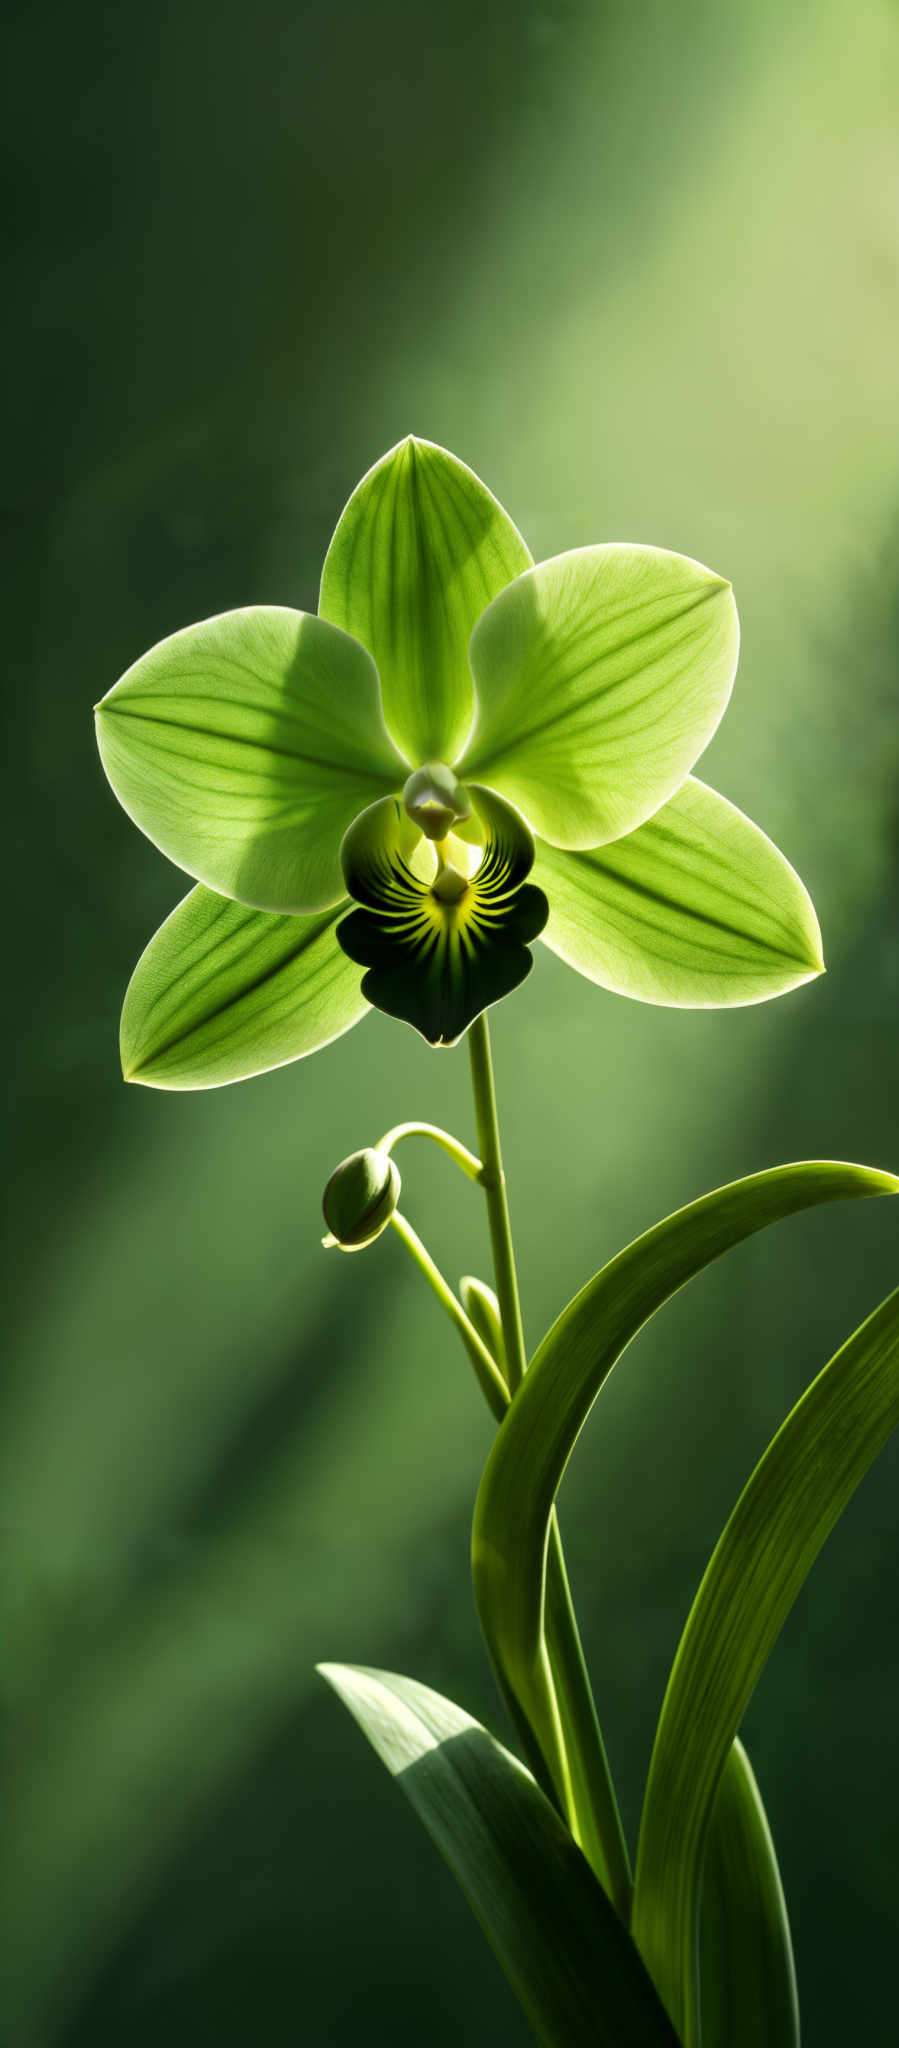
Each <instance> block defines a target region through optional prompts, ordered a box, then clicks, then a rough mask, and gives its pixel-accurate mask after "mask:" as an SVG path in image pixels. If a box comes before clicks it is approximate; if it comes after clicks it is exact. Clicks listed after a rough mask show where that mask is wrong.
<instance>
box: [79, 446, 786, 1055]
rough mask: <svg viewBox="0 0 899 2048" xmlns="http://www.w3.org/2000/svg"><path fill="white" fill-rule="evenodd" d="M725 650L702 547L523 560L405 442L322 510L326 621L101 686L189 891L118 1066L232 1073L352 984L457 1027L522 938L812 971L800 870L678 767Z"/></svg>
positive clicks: (712, 702) (199, 641)
mask: <svg viewBox="0 0 899 2048" xmlns="http://www.w3.org/2000/svg"><path fill="white" fill-rule="evenodd" d="M738 643H739V629H738V623H737V613H736V608H735V605H734V599H733V593H732V591H731V588H730V585H729V584H728V583H727V582H725V581H724V580H723V579H722V578H721V577H719V576H716V575H714V574H713V573H712V572H711V571H710V570H709V569H705V568H703V567H702V565H701V564H700V563H698V562H695V561H692V560H690V559H688V558H687V557H686V556H683V555H677V554H672V553H669V552H667V551H666V550H664V549H660V548H653V547H639V546H631V545H627V544H623V543H619V542H615V543H612V544H606V545H602V546H595V547H583V548H576V549H574V550H572V551H571V552H569V553H567V554H562V555H557V556H555V557H554V558H553V559H551V560H549V561H545V562H541V563H539V564H537V565H536V566H534V564H533V562H532V560H531V556H530V554H529V552H528V549H527V547H526V545H525V543H524V541H523V540H522V537H521V535H520V533H519V532H518V530H517V528H516V527H515V526H514V525H513V523H512V521H511V519H510V518H509V517H508V515H507V514H506V513H505V512H504V511H503V509H502V507H501V506H500V505H499V504H498V502H497V500H496V499H495V498H494V497H493V496H492V495H491V493H490V492H489V491H488V490H487V488H486V486H485V485H484V484H482V483H481V482H480V480H479V478H478V477H476V476H475V475H474V473H473V472H472V471H471V470H470V469H468V468H466V466H465V465H464V463H462V462H460V461H458V460H457V459H456V457H455V456H453V455H450V454H448V453H447V452H446V451H445V450H444V449H441V448H437V447H435V446H434V445H432V444H431V443H430V442H426V441H418V440H413V439H409V440H407V441H404V442H402V443H400V445H399V446H398V447H396V448H394V449H392V450H391V451H390V453H389V454H387V455H385V456H384V457H383V459H382V460H381V461H380V462H378V463H377V464H376V465H375V467H374V468H373V469H372V470H370V471H369V472H368V475H367V476H365V477H364V478H363V480H362V482H361V483H360V484H359V486H358V488H357V489H356V490H355V491H354V493H353V496H352V497H351V498H350V500H349V503H348V505H347V506H346V508H345V510H344V512H343V513H342V515H341V518H340V520H339V522H338V525H337V529H336V532H335V534H334V537H333V540H332V542H331V545H330V548H329V550H328V554H327V557H326V560H325V565H324V571H323V574H322V582H321V595H320V603H319V611H318V614H317V616H316V615H312V614H309V613H304V612H297V611H291V610H288V609H286V608H284V607H281V606H273V605H257V606H251V607H249V608H247V609H245V610H241V611H234V612H228V613H225V614H223V615H222V616H221V617H218V618H213V619H208V620H205V621H204V622H203V623H201V624H200V625H196V626H189V627H187V628H186V629H185V630H183V631H181V632H177V633H174V634H173V635H172V636H171V637H170V638H169V639H166V640H163V641H162V642H160V644H159V645H158V646H156V647H154V648H152V649H151V651H150V652H149V653H148V654H146V655H144V656H143V657H142V659H141V660H139V661H138V662H136V663H135V665H134V666H133V667H132V668H130V669H129V670H128V672H127V674H126V675H124V676H123V677H122V679H121V681H120V682H118V683H117V684H116V685H115V686H114V688H113V689H112V690H110V692H109V693H108V695H107V696H106V697H104V698H103V700H102V702H101V703H100V704H99V705H98V707H97V713H96V717H97V733H98V740H99V746H100V753H101V756H102V760H103V765H104V768H105V770H106V773H107V776H108V778H109V781H110V782H111V784H112V787H113V789H114V791H115V793H116V795H117V796H118V798H119V800H120V802H121V803H122V804H123V806H124V808H125V810H126V811H127V812H128V813H129V815H130V816H131V818H133V820H134V821H135V823H136V824H138V825H139V826H140V827H141V830H142V831H144V832H145V833H146V834H147V836H148V837H149V838H150V839H152V840H153V841H154V843H155V844H156V845H157V846H158V847H160V848H161V850H162V852H163V853H165V854H167V855H168V857H169V859H170V860H172V861H174V862H175V863H176V865H178V866H179V867H182V868H184V869H185V870H186V871H187V873H188V874H190V875H192V876H194V877H195V878H196V879H197V882H198V884H199V886H198V887H196V888H194V889H193V890H192V891H191V893H190V895H188V896H187V897H186V898H185V900H184V901H183V902H182V903H180V904H179V906H178V907H177V909H176V910H175V911H174V912H173V914H172V916H171V917H170V918H168V920H167V921H166V923H165V924H164V925H163V926H162V927H161V929H160V931H159V932H157V934H156V936H155V938H154V939H152V940H151V942H150V945H149V946H148V948H147V950H146V952H145V953H144V954H143V957H142V959H141V960H140V961H139V963H138V966H137V968H136V970H135V973H134V976H133V978H132V981H131V983H130V986H129V989H128V992H127V995H126V999H125V1006H124V1011H123V1016H122V1039H121V1043H122V1063H123V1070H124V1072H125V1075H126V1077H127V1078H128V1079H130V1080H139V1081H143V1082H147V1083H149V1084H150V1085H152V1086H158V1087H174V1088H179V1087H204V1086H213V1085H216V1084H219V1083H222V1082H227V1081H235V1080H241V1079H244V1078H246V1077H248V1076H249V1075H251V1074H255V1073H259V1072H261V1071H263V1070H265V1069H266V1068H269V1067H273V1066H278V1065H281V1064H283V1063H284V1062H285V1061H287V1060H291V1059H297V1058H300V1057H301V1056H303V1055H304V1054H307V1053H310V1052H314V1051H315V1050H316V1049H317V1048H318V1047H320V1046H322V1045H325V1044H327V1043H328V1042H329V1041H330V1040H332V1039H333V1038H335V1037H337V1036H338V1035H339V1034H340V1033H341V1032H343V1031H346V1030H348V1029H349V1028H350V1026H351V1025H353V1024H356V1023H358V1022H359V1021H360V1019H361V1018H362V1017H363V1016H365V1015H366V1014H367V1013H368V1010H369V1008H370V1006H371V1005H374V1006H375V1007H377V1008H379V1009H381V1010H384V1011H386V1012H387V1013H389V1014H391V1015H394V1016H398V1017H401V1018H404V1019H405V1020H406V1021H407V1022H409V1023H410V1024H412V1025H414V1026H415V1027H416V1029H417V1030H418V1031H420V1032H421V1033H422V1034H423V1036H424V1037H425V1038H426V1039H428V1040H429V1042H430V1043H431V1044H434V1045H449V1044H452V1043H454V1042H455V1041H456V1040H457V1039H458V1038H459V1037H460V1036H461V1034H462V1033H463V1032H464V1031H465V1030H466V1029H467V1027H468V1025H469V1024H470V1023H471V1022H472V1021H473V1019H474V1018H475V1017H476V1016H478V1015H479V1014H480V1012H481V1011H483V1010H484V1009H485V1008H487V1007H488V1006H489V1005H490V1004H492V1003H495V1002H496V1001H497V1000H499V999H500V998H501V997H502V996H505V995H506V994H508V993H509V991H510V990H511V989H513V988H515V987H516V986H517V985H518V984H519V983H520V982H521V981H522V980H523V979H524V977H525V975H526V974H527V973H528V971H529V969H530V967H531V965H532V955H531V952H530V947H531V944H532V943H533V942H534V941H535V940H536V939H537V938H538V937H539V938H540V939H542V941H543V943H544V944H545V945H547V946H549V947H550V949H551V950H552V951H553V952H554V953H556V954H557V955H558V956H559V957H560V958H561V959H562V960H565V961H567V962H568V964H569V965H570V966H572V967H573V968H575V969H576V970H577V972H578V973H580V974H582V975H585V976H586V977H587V978H588V979H589V980H591V981H593V982H596V983H598V984H599V985H600V986H601V987H603V988H606V989H610V990H613V991H614V992H616V993H618V994H621V995H627V996H632V997H636V998H638V999H639V1000H641V1001H644V1002H651V1003H665V1004H675V1005H691V1006H713V1005H724V1004H740V1003H754V1002H761V1001H764V1000H765V999H766V998H767V997H770V996H774V995H779V994H781V993H783V992H784V991H785V990H787V989H790V988H794V987H796V986H797V985H799V984H800V983H802V982H804V981H807V980H809V979H810V978H811V977H812V976H813V975H815V974H818V973H820V972H821V969H822V961H821V942H820V934H819V931H818V925H817V921H816V918H815V913H814V910H813V909H812V905H811V903H810V901H809V898H808V895H807V894H806V891H805V889H804V888H803V886H802V883H801V882H800V881H799V879H798V877H797V876H796V874H795V873H794V872H793V870H792V868H791V867H790V866H789V864H788V863H787V861H786V860H785V859H784V858H783V856H782V854H780V853H779V852H778V851H777V849H776V848H775V847H774V846H773V845H772V844H771V842H770V840H768V839H767V838H766V837H765V835H764V834H763V833H762V832H760V831H759V830H758V828H757V827H756V826H754V825H752V824H751V823H750V822H749V820H748V819H747V818H745V817H743V815H742V814H741V813H740V812H739V811H738V810H736V809H735V808H734V806H733V805H731V804H729V803H728V802H727V801H726V800H725V799H724V798H723V797H721V796H718V795H717V794H716V793H715V792H714V791H713V790H711V789H709V788H707V787H706V786H705V785H704V784H703V783H701V782H699V781H697V780H696V779H695V778H694V777H693V776H692V775H691V772H690V771H691V770H692V768H693V766H694V764H695V762H696V761H697V759H698V757H699V755H700V754H701V753H702V751H703V749H704V747H705V746H706V745H707V743H708V741H709V739H710V738H711V736H712V734H713V732H714V731H715V728H716V726H717V724H718V722H719V719H720V718H721V715H722V713H723V711H724V709H725V706H726V704H727V701H728V697H729V695H730V691H731V687H732V683H733V678H734V673H735V669H736V664H737V653H738Z"/></svg>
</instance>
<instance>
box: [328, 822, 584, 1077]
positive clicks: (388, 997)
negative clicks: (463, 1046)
mask: <svg viewBox="0 0 899 2048" xmlns="http://www.w3.org/2000/svg"><path fill="white" fill-rule="evenodd" d="M469 796H470V798H471V803H472V811H473V816H472V818H471V819H470V820H466V822H465V826H464V830H465V833H466V839H465V840H463V839H462V838H460V837H455V838H454V837H453V835H450V837H449V838H447V839H446V840H445V841H444V846H445V847H446V848H447V849H448V851H449V853H450V856H452V854H453V853H454V854H455V858H456V860H457V861H458V863H459V865H458V867H457V868H454V867H452V866H451V867H450V869H449V872H448V874H446V873H445V874H444V875H443V876H441V875H439V874H438V873H437V864H438V863H437V855H436V853H435V851H434V848H433V847H432V845H431V842H430V841H429V840H427V839H425V838H423V836H422V835H421V833H419V832H418V830H417V828H416V827H415V826H414V825H413V824H412V821H411V820H410V819H409V818H408V817H407V816H406V813H405V811H404V810H403V807H402V804H401V803H399V802H398V801H397V799H396V798H395V797H384V798H382V800H381V802H380V803H377V804H372V806H371V809H370V810H368V811H364V812H363V813H362V816H361V817H359V818H357V819H356V821H355V824H354V825H352V826H351V827H350V830H349V832H348V833H347V835H346V838H345V840H344V842H343V847H342V851H341V858H342V860H343V871H344V876H345V878H346V886H347V888H348V890H349V892H350V894H351V896H352V897H353V898H354V899H355V901H356V902H357V903H358V904H360V905H361V906H362V907H361V908H360V909H359V910H354V911H351V913H350V915H349V917H346V918H344V920H343V922H342V923H341V924H340V925H339V926H338V934H337V935H338V938H339V940H340V944H341V946H342V947H343V949H344V951H345V952H346V953H348V954H349V957H350V959H351V960H357V961H358V962H359V964H360V966H363V967H366V968H367V969H368V973H367V974H366V976H365V979H364V981H363V983H362V990H363V994H364V995H365V996H367V998H368V1001H369V1002H370V1003H374V1004H375V1006H376V1008H377V1009H379V1010H384V1011H385V1012H386V1014H387V1015H388V1016H389V1017H401V1018H402V1019H403V1020H404V1021H405V1023H407V1024H412V1025H413V1026H414V1028H415V1030H416V1031H420V1032H421V1035H422V1037H423V1038H426V1039H427V1040H428V1043H429V1044H430V1045H455V1044H456V1041H457V1040H458V1039H459V1038H460V1037H461V1036H462V1033H463V1031H466V1030H467V1029H468V1026H469V1024H470V1023H471V1022H472V1020H473V1018H475V1017H477V1016H479V1015H480V1012H481V1011H482V1010H486V1009H487V1008H488V1006H489V1005H490V1004H491V1003H496V1002H499V1000H500V998H501V997H502V996H506V995H509V994H510V993H511V991H512V989H514V988H517V987H518V985H519V983H520V982H522V981H523V980H524V978H525V976H526V975H527V974H529V973H530V970H531V967H532V965H533V960H532V956H531V954H530V952H529V951H528V946H529V943H530V941H531V940H532V939H535V938H536V937H537V934H538V933H539V932H540V931H542V929H543V926H544V924H545V922H546V911H547V905H546V897H545V896H544V895H543V892H542V890H540V889H535V888H533V887H532V886H531V884H530V883H528V882H527V881H526V880H525V877H526V876H527V875H528V874H529V873H530V870H531V867H532V864H533V859H534V841H533V839H532V837H531V834H530V832H529V831H528V828H527V826H526V824H525V823H524V820H523V819H522V818H520V817H519V816H518V813H517V812H516V811H513V810H511V809H510V807H509V805H508V804H504V803H503V801H502V798H501V797H497V796H494V795H493V793H492V791H491V790H487V789H478V788H473V789H470V790H469ZM475 829H476V831H477V835H478V837H479V839H480V843H481V845H482V847H483V853H482V856H481V859H480V865H479V866H477V867H476V868H475V871H474V872H473V873H471V874H470V879H468V880H466V879H465V877H466V876H468V874H469V868H470V864H471V863H473V862H474V861H475V860H476V858H477V855H476V852H475V851H474V850H473V848H472V846H471V844H470V840H471V838H472V837H474V834H475ZM466 842H469V843H466ZM447 889H449V890H450V892H451V893H446V890H447Z"/></svg>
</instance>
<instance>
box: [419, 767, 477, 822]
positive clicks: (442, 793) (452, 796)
mask: <svg viewBox="0 0 899 2048" xmlns="http://www.w3.org/2000/svg"><path fill="white" fill-rule="evenodd" d="M403 803H404V805H405V807H406V814H407V816H408V817H410V818H411V819H412V822H413V824H415V825H417V826H418V829H419V831H420V832H424V834H425V836H426V838H428V839H438V840H439V839H445V838H446V835H447V833H448V832H451V831H452V829H453V826H454V825H458V824H461V823H462V821H463V820H464V819H465V818H470V816H471V805H470V803H469V801H468V795H467V792H466V790H464V789H463V787H462V784H461V782H457V780H456V777H455V775H454V774H453V771H452V769H451V768H447V767H446V764H445V763H444V762H443V761H429V762H428V763H427V766H426V767H424V768H416V769H415V771H414V773H413V774H412V775H410V776H409V779H408V781H407V782H406V784H405V787H404V789H403Z"/></svg>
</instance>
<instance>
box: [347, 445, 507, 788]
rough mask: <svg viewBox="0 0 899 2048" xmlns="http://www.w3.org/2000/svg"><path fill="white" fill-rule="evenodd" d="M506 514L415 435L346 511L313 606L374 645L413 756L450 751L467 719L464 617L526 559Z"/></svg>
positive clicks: (396, 730)
mask: <svg viewBox="0 0 899 2048" xmlns="http://www.w3.org/2000/svg"><path fill="white" fill-rule="evenodd" d="M530 562H531V556H530V554H529V553H528V550H527V548H526V547H525V544H524V541H523V540H522V538H521V535H520V533H519V532H518V529H517V527H515V526H513V524H512V521H511V519H510V518H509V516H508V514H507V513H506V512H504V511H503V508H502V506H501V505H500V504H498V503H497V500H496V499H495V498H494V497H493V496H492V494H491V492H490V491H488V490H487V487H486V485H485V484H482V483H481V481H480V478H479V477H476V476H475V474H474V471H473V470H470V469H467V468H466V465H465V463H464V462H459V461H458V459H457V457H456V456H455V455H450V454H448V452H447V450H446V449H445V448H436V447H435V446H434V445H433V443H432V442H431V441H416V440H414V439H413V438H412V436H411V435H410V437H409V439H408V440H406V441H401V442H400V443H399V446H398V447H396V448H392V449H391V450H390V453H389V454H388V455H385V456H383V457H382V459H381V461H380V462H377V463H376V464H375V466H374V469H370V470H369V472H368V475H367V476H364V477H363V479H362V482H361V483H360V484H359V485H358V486H357V488H356V490H355V491H354V492H353V495H352V497H351V499H350V501H349V504H348V505H347V506H346V507H345V509H344V511H343V512H342V513H341V516H340V520H339V522H338V525H337V530H336V532H335V534H334V538H333V540H332V542H331V545H330V547H329V549H328V553H327V557H326V560H325V566H324V571H323V573H322V584H321V596H320V599H319V612H320V614H321V617H322V618H323V619H331V620H332V621H333V623H334V624H335V625H336V626H343V627H344V629H345V630H346V632H348V633H352V634H353V636H354V638H355V639H357V640H361V642H362V645H363V647H367V648H368V651H369V653H370V654H372V655H373V656H374V659H375V661H376V662H377V665H378V673H379V675H380V678H381V688H382V691H383V694H384V715H385V717H386V720H387V724H388V727H389V729H390V731H391V733H392V734H393V737H394V739H395V740H396V743H397V746H398V747H400V748H401V749H402V752H403V753H404V754H405V755H406V756H407V757H408V760H409V762H410V763H411V765H412V767H413V768H418V767H420V766H421V765H422V764H423V763H424V762H426V761H432V760H436V761H454V760H455V758H456V755H457V754H458V753H459V751H460V749H461V748H462V747H463V746H464V744H465V741H466V739H467V737H468V732H469V728H470V726H471V719H472V712H473V709H474V693H473V690H472V682H471V673H470V670H469V666H468V642H469V639H470V637H471V629H472V627H473V625H474V623H475V621H476V619H479V618H480V615H481V613H482V611H483V610H484V607H485V605H487V604H489V602H490V599H491V598H492V597H495V596H496V594H497V591H499V590H502V589H503V588H504V586H505V584H507V583H509V582H511V580H512V578H513V577H514V576H518V575H519V574H520V573H521V571H522V569H527V568H529V566H530Z"/></svg>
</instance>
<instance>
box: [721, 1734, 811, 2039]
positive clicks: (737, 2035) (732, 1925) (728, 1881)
mask: <svg viewBox="0 0 899 2048" xmlns="http://www.w3.org/2000/svg"><path fill="white" fill-rule="evenodd" d="M700 1981H701V1985H702V2048H760V2044H761V2043H764V2048H799V2001H798V1997H797V1993H796V1972H795V1969H794V1967H793V1946H792V1942H791V1940H790V1926H789V1921H788V1919H787V1908H786V1901H785V1899H784V1895H783V1886H782V1884H781V1881H780V1871H779V1870H778V1867H777V1858H776V1856H775V1854H774V1843H773V1842H772V1840H771V1832H770V1829H769V1827H768V1822H767V1819H766V1816H765V1809H764V1807H763V1805H762V1800H761V1794H760V1792H759V1788H758V1786H757V1784H756V1782H755V1778H754V1776H753V1772H752V1767H751V1765H750V1762H749V1758H748V1756H747V1755H746V1751H745V1749H744V1748H743V1745H742V1743H741V1742H739V1741H735V1742H732V1743H731V1747H730V1751H729V1754H728V1758H727V1762H726V1763H725V1766H724V1769H723V1771H722V1773H721V1777H720V1780H719V1783H718V1791H717V1793H716V1795H715V1803H714V1806H713V1808H712V1816H711V1821H710V1824H709V1834H708V1841H707V1843H706V1852H705V1861H704V1863H703V1869H702V1927H701V1935H700Z"/></svg>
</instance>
